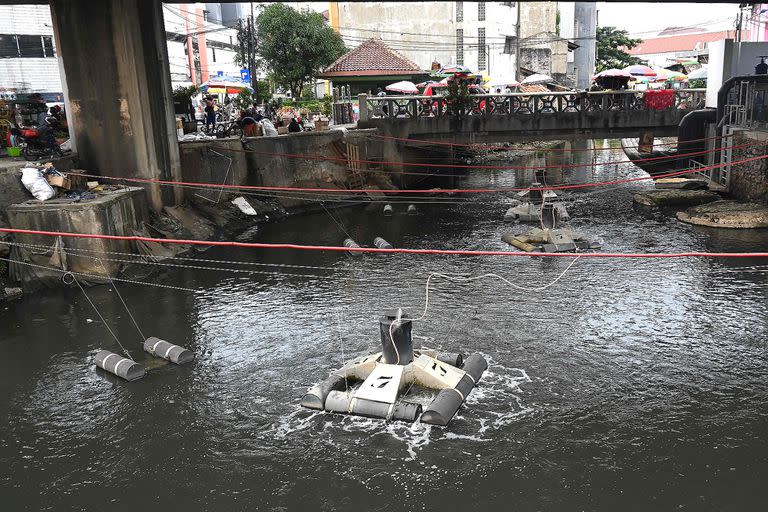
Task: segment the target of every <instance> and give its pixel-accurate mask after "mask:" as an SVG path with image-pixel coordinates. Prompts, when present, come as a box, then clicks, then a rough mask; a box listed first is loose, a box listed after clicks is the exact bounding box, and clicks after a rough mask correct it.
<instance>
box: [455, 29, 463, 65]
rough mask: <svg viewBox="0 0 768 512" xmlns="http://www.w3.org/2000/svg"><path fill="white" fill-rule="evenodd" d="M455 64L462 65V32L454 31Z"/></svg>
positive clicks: (460, 30) (459, 30)
mask: <svg viewBox="0 0 768 512" xmlns="http://www.w3.org/2000/svg"><path fill="white" fill-rule="evenodd" d="M456 64H459V65H464V30H462V29H460V28H457V29H456Z"/></svg>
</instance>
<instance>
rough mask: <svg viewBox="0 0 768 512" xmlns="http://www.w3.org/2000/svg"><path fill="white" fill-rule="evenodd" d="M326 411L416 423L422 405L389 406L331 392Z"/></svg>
mask: <svg viewBox="0 0 768 512" xmlns="http://www.w3.org/2000/svg"><path fill="white" fill-rule="evenodd" d="M325 410H326V411H328V412H337V413H342V414H354V415H355V416H365V417H366V418H380V419H386V420H397V421H410V422H414V421H416V418H418V417H419V415H420V414H421V405H419V404H412V403H407V402H396V403H394V404H388V403H385V402H374V401H373V400H365V399H362V398H355V397H354V395H353V394H352V393H348V392H344V391H331V392H330V393H328V398H326V400H325Z"/></svg>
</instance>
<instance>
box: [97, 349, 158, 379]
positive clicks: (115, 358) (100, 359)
mask: <svg viewBox="0 0 768 512" xmlns="http://www.w3.org/2000/svg"><path fill="white" fill-rule="evenodd" d="M93 362H94V363H96V366H98V367H99V368H101V369H102V370H106V371H108V372H109V373H112V374H114V375H117V376H118V377H120V378H123V379H125V380H127V381H132V380H138V379H140V378H142V377H143V376H144V375H146V371H145V370H144V367H143V366H141V365H140V364H139V363H137V362H136V361H132V360H130V359H128V358H127V357H123V356H119V355H117V354H115V353H114V352H110V351H109V350H100V351H99V352H97V353H96V356H95V357H94V358H93Z"/></svg>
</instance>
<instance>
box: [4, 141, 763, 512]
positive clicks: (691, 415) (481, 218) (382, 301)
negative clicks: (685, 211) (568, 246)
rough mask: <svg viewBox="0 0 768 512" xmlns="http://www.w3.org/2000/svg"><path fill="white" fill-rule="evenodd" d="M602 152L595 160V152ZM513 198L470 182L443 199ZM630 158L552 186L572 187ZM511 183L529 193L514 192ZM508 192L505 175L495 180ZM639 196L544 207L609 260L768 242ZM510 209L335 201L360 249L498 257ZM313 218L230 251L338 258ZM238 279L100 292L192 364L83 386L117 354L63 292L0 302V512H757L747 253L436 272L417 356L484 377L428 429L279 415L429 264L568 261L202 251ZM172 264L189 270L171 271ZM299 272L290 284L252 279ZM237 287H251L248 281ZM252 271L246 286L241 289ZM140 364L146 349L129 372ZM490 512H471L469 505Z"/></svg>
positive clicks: (487, 204) (113, 317) (134, 340)
mask: <svg viewBox="0 0 768 512" xmlns="http://www.w3.org/2000/svg"><path fill="white" fill-rule="evenodd" d="M618 156H620V155H618V154H617V153H613V154H610V153H608V152H603V153H601V156H600V158H609V159H612V160H615V159H617V157H618ZM489 175H490V176H491V179H490V181H491V182H492V183H493V186H502V185H511V184H514V183H515V181H514V179H513V178H512V176H513V173H503V172H496V173H489V172H488V171H478V172H477V173H475V174H473V175H470V176H469V177H468V178H467V179H466V180H464V181H463V184H465V186H486V185H488V183H489ZM633 175H638V176H639V175H642V171H639V170H638V169H636V168H634V167H632V166H629V167H627V166H619V167H617V166H607V167H602V168H597V169H596V170H594V171H593V170H592V169H588V170H586V171H582V172H581V173H579V172H566V173H564V176H562V177H557V178H558V179H553V181H559V179H572V180H574V181H586V180H591V179H603V178H611V177H615V176H633ZM529 178H530V177H529ZM523 182H525V179H518V180H517V184H518V185H519V184H521V183H523ZM650 186H652V185H650V184H649V183H648V182H639V183H632V184H627V185H622V186H619V187H614V188H607V189H599V190H583V191H579V192H571V193H567V194H561V195H563V196H565V198H566V199H567V200H568V208H569V210H570V213H571V215H572V216H573V218H574V220H573V222H572V223H571V225H572V226H574V227H576V228H577V229H579V230H580V231H581V232H583V233H584V234H586V235H587V237H588V238H590V239H596V240H599V241H601V242H602V244H603V249H604V250H606V251H625V252H630V251H640V252H642V251H646V252H668V251H678V250H702V251H719V250H722V251H749V250H765V248H766V246H768V232H766V231H765V230H762V231H735V230H720V231H718V230H712V229H705V228H697V227H693V226H688V225H685V224H682V223H679V222H677V221H676V220H675V219H674V218H673V217H671V216H669V215H667V214H662V213H659V212H657V211H655V210H643V209H638V208H636V207H633V206H632V203H631V193H632V192H633V191H636V190H640V189H644V188H648V187H650ZM507 203H508V199H507V198H506V197H503V196H498V195H485V196H473V199H472V200H471V201H470V202H468V203H463V204H430V205H427V204H424V205H420V207H419V209H420V213H419V215H418V216H407V215H405V212H404V209H405V208H404V205H399V206H398V208H397V209H398V211H397V212H396V215H395V217H393V218H391V219H386V218H383V217H382V216H381V215H380V205H379V206H377V207H376V208H357V207H356V208H349V209H345V210H334V211H333V215H334V216H335V217H337V218H338V219H339V221H340V222H341V223H342V224H343V226H344V228H345V229H346V230H347V231H349V232H350V233H351V234H352V235H353V236H354V237H355V238H356V239H357V240H358V241H359V242H361V243H364V244H366V245H370V244H371V241H372V239H373V238H374V237H375V236H383V237H384V238H386V239H388V240H389V241H391V242H392V243H393V244H395V246H398V247H437V248H468V249H481V248H483V249H508V246H506V245H505V244H504V243H503V242H501V240H500V236H501V235H502V234H503V233H505V232H507V231H509V230H514V229H516V230H517V231H521V230H522V229H520V228H513V227H512V226H511V225H509V224H505V223H504V222H503V221H502V216H503V214H504V211H505V210H506V209H507V207H508V204H507ZM343 238H344V234H343V233H342V232H341V230H340V228H339V227H338V226H337V225H336V224H335V223H334V222H333V221H332V220H331V219H330V218H329V216H328V215H327V214H325V213H320V214H314V215H309V216H304V217H300V218H299V217H297V218H292V219H289V220H286V221H284V222H280V223H276V224H272V225H268V226H264V227H262V228H261V229H260V231H259V232H258V234H256V235H254V236H252V237H250V238H249V239H253V240H260V241H270V242H278V241H299V242H302V243H306V244H334V245H335V244H338V243H340V242H341V240H342V239H343ZM197 257H199V258H206V259H216V260H230V261H232V262H241V263H242V264H239V265H234V264H212V263H206V265H210V266H215V267H227V268H236V269H238V270H241V271H246V272H240V273H232V272H222V271H210V270H199V269H178V268H168V269H161V271H160V273H158V274H155V275H154V276H153V277H150V278H148V279H147V280H148V281H152V282H154V283H160V284H166V285H173V286H181V287H186V288H192V289H194V291H181V290H175V289H164V288H153V287H148V286H139V285H131V284H118V287H119V289H120V290H121V291H122V293H123V295H124V297H125V299H126V301H127V304H128V306H129V308H130V310H131V312H132V313H133V314H134V315H135V316H136V317H137V319H138V321H139V324H140V327H141V330H142V331H143V333H144V334H145V335H146V336H159V337H161V338H164V339H167V340H170V341H172V342H175V343H178V344H181V345H186V346H188V347H190V348H192V349H194V350H195V351H196V352H197V353H198V358H197V360H196V361H195V362H194V363H193V364H192V365H190V366H187V367H160V368H157V369H156V370H153V371H152V372H151V373H150V374H149V375H148V376H147V377H146V378H145V379H144V380H142V381H138V382H134V383H130V384H128V383H124V382H122V381H119V380H118V379H115V378H112V377H111V376H110V375H107V374H105V373H103V372H101V371H97V370H96V369H95V368H94V367H93V365H92V363H91V358H92V356H93V354H94V352H95V350H96V349H98V348H101V347H103V348H109V349H112V350H115V345H114V341H113V340H111V338H110V336H109V334H108V333H107V332H106V331H105V329H104V326H103V325H102V324H101V322H100V321H99V320H98V318H97V317H96V316H95V314H94V312H93V310H92V309H91V306H90V305H89V304H88V302H87V301H86V300H85V298H84V297H83V295H82V294H80V292H79V291H77V290H62V291H56V292H49V293H41V294H36V295H34V296H30V297H26V298H24V299H23V300H21V301H17V302H14V303H11V304H7V305H5V306H3V307H2V309H1V310H0V326H2V331H1V332H2V334H1V335H0V388H2V393H1V394H0V498H1V500H0V503H2V509H3V510H9V511H11V510H104V509H106V510H137V509H138V510H387V511H390V510H606V511H607V510H672V509H685V510H758V509H763V508H764V506H765V501H766V498H768V491H766V486H765V479H766V477H768V351H767V350H766V348H767V347H768V300H767V299H768V270H767V269H768V266H766V265H768V262H767V261H757V260H738V261H737V260H704V259H680V260H580V261H577V262H576V264H575V265H574V266H573V267H572V268H571V269H570V270H569V272H568V273H566V275H565V276H564V277H563V279H562V280H560V281H559V282H558V283H556V284H555V285H554V286H552V287H551V288H550V289H548V290H547V291H546V292H536V293H526V292H521V291H519V290H516V289H514V288H511V287H509V286H508V285H505V284H504V283H501V282H499V281H495V280H483V281H477V282H473V283H470V284H453V283H447V282H445V281H439V280H436V281H435V283H434V285H433V290H432V294H431V295H430V308H429V311H428V314H427V317H426V319H425V320H424V321H422V322H417V323H415V324H414V334H415V335H417V336H419V337H420V338H418V339H417V344H418V342H423V343H424V344H425V345H428V346H431V347H436V348H439V349H443V350H446V351H463V352H465V353H471V352H474V351H477V352H480V353H482V354H483V355H485V356H486V357H487V358H488V359H489V361H490V367H489V370H488V372H486V374H485V375H484V377H483V379H482V382H481V385H480V387H479V388H477V389H475V390H474V391H473V392H472V394H471V395H470V397H469V399H468V401H467V404H466V406H465V407H464V408H462V409H461V410H460V412H459V415H458V416H457V417H456V418H455V419H454V421H453V422H452V423H451V424H450V425H449V427H448V428H438V427H428V426H424V425H420V424H416V425H404V424H389V425H386V424H384V423H382V422H379V421H372V420H365V419H359V418H349V417H346V418H345V417H339V416H329V415H325V414H320V413H311V412H309V411H306V410H301V409H300V408H299V406H298V403H299V400H300V398H301V396H302V394H303V393H304V391H305V390H306V388H307V387H308V386H309V385H311V384H312V383H314V382H316V381H318V380H320V379H322V378H324V377H325V376H326V375H327V372H328V371H329V370H330V369H331V368H336V367H338V366H339V365H340V364H341V362H342V359H343V358H344V357H346V358H350V357H353V356H356V355H362V354H365V353H367V352H370V351H374V350H376V348H377V346H378V344H379V339H378V336H379V335H378V325H377V323H376V317H377V315H379V314H380V313H382V312H383V311H385V310H389V309H391V308H394V307H404V308H405V309H406V311H409V312H411V313H415V314H420V312H421V309H422V308H423V305H424V285H425V279H426V276H427V275H428V273H429V272H430V271H440V272H443V273H450V274H459V275H476V274H480V273H486V272H495V273H498V274H501V275H503V276H505V277H507V278H508V279H510V280H511V281H513V282H516V283H519V284H521V285H524V286H532V287H535V286H540V285H541V284H543V283H547V282H550V281H551V280H552V279H554V278H555V277H556V276H557V275H559V274H560V273H561V272H562V271H563V270H564V269H565V267H567V265H568V264H569V263H570V261H569V260H566V259H557V260H552V259H537V258H505V257H495V258H458V257H445V256H405V255H395V256H379V255H366V256H363V257H360V258H354V259H353V258H349V257H347V256H345V255H341V254H326V253H315V252H312V253H304V252H291V251H261V252H260V251H255V250H247V249H223V248H222V249H211V250H209V251H207V252H205V253H201V254H199V255H198V256H197ZM179 263H181V264H189V263H191V262H184V261H182V262H179ZM276 263H280V264H290V265H308V266H313V267H322V268H293V267H279V266H264V265H262V264H276ZM250 271H257V272H259V273H248V272H250ZM262 272H265V273H262ZM89 295H90V296H91V298H92V300H93V301H94V302H95V303H96V304H97V306H98V307H99V308H100V310H101V311H102V314H103V315H104V316H105V318H106V319H107V320H108V321H109V322H111V324H112V325H113V327H114V328H115V329H116V331H117V332H118V334H119V336H120V338H121V340H122V341H123V343H124V344H126V345H128V346H129V348H130V349H132V350H134V354H136V355H139V354H140V351H139V350H138V348H137V347H138V342H139V340H140V336H139V334H138V333H137V331H136V329H135V327H134V326H133V324H132V322H131V320H130V318H129V317H128V315H127V314H126V313H125V311H124V309H123V308H122V305H121V303H120V301H119V300H118V298H117V296H116V294H115V292H114V290H113V289H112V288H111V287H107V286H99V287H95V288H92V289H90V290H89ZM142 357H143V356H142ZM488 507H490V508H488Z"/></svg>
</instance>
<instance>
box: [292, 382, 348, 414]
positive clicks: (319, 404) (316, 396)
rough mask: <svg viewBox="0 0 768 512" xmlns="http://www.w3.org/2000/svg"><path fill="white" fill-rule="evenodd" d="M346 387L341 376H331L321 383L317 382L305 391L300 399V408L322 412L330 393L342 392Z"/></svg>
mask: <svg viewBox="0 0 768 512" xmlns="http://www.w3.org/2000/svg"><path fill="white" fill-rule="evenodd" d="M346 387H347V382H346V379H345V378H344V377H342V376H341V375H331V376H330V377H328V378H327V379H325V380H324V381H322V382H318V383H317V384H315V385H314V386H312V387H311V388H309V391H307V394H306V395H304V397H303V398H302V399H301V406H302V407H308V408H309V409H317V410H318V411H322V410H323V408H324V407H325V399H326V398H328V393H330V392H331V391H342V390H344V389H345V388H346Z"/></svg>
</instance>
